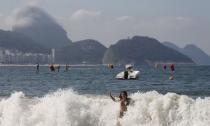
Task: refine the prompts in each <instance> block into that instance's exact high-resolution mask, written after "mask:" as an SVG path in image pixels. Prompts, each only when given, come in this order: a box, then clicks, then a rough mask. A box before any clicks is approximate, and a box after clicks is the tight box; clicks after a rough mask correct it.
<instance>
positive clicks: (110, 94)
mask: <svg viewBox="0 0 210 126" xmlns="http://www.w3.org/2000/svg"><path fill="white" fill-rule="evenodd" d="M109 96H110V98H111V99H112V100H113V101H114V102H116V99H115V98H114V97H113V96H112V93H111V92H110V93H109Z"/></svg>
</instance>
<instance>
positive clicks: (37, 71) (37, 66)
mask: <svg viewBox="0 0 210 126" xmlns="http://www.w3.org/2000/svg"><path fill="white" fill-rule="evenodd" d="M36 73H39V63H37V65H36Z"/></svg>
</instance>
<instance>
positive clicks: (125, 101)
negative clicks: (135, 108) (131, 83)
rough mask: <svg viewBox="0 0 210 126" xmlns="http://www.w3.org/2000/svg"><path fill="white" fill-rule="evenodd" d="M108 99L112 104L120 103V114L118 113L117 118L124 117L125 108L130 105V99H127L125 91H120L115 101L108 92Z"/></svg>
mask: <svg viewBox="0 0 210 126" xmlns="http://www.w3.org/2000/svg"><path fill="white" fill-rule="evenodd" d="M109 95H110V98H111V99H112V100H113V101H114V102H120V113H119V118H122V117H123V116H124V115H125V112H126V111H127V106H128V105H130V102H131V99H130V98H128V94H127V91H121V93H120V96H119V99H117V100H116V99H115V98H114V97H113V96H112V94H111V92H110V94H109Z"/></svg>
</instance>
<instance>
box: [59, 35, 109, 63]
mask: <svg viewBox="0 0 210 126" xmlns="http://www.w3.org/2000/svg"><path fill="white" fill-rule="evenodd" d="M105 51H106V47H105V46H103V45H102V44H100V43H99V42H98V41H95V40H92V39H87V40H81V41H77V42H74V43H72V44H71V45H69V46H66V47H64V48H61V49H60V50H58V51H57V55H56V57H57V58H56V60H57V61H58V62H61V63H71V64H81V63H88V64H101V63H102V59H103V56H104V53H105Z"/></svg>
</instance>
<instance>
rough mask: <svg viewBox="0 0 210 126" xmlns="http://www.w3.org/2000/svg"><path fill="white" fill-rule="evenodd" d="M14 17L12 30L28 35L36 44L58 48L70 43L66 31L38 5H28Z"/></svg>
mask: <svg viewBox="0 0 210 126" xmlns="http://www.w3.org/2000/svg"><path fill="white" fill-rule="evenodd" d="M14 18H15V19H14V20H16V23H15V24H14V25H13V26H12V30H13V31H15V32H19V33H22V34H24V35H26V36H28V37H30V38H31V39H32V40H34V41H35V42H37V43H38V44H42V45H44V46H45V47H49V48H59V47H64V46H67V45H68V44H70V43H71V40H70V39H69V38H68V37H67V33H66V31H65V30H64V29H63V28H62V27H61V26H60V25H59V24H58V23H57V22H56V21H55V20H54V19H53V18H52V17H51V16H50V15H48V14H47V13H45V12H44V11H43V10H42V9H40V8H38V7H34V6H28V7H26V8H24V9H22V10H20V11H19V12H18V13H17V14H16V15H15V17H14Z"/></svg>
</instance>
